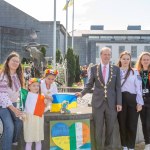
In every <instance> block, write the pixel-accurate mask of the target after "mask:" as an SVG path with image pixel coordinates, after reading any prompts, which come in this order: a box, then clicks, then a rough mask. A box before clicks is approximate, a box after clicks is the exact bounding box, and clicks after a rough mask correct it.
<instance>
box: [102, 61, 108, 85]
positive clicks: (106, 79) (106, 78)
mask: <svg viewBox="0 0 150 150" xmlns="http://www.w3.org/2000/svg"><path fill="white" fill-rule="evenodd" d="M104 66H106V77H105V84H106V83H107V81H108V77H109V63H108V64H107V65H104V64H102V63H101V71H102V75H103V68H104Z"/></svg>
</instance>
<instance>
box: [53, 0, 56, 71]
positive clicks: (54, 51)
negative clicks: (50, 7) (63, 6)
mask: <svg viewBox="0 0 150 150" xmlns="http://www.w3.org/2000/svg"><path fill="white" fill-rule="evenodd" d="M53 68H54V69H55V68H56V0H54V25H53Z"/></svg>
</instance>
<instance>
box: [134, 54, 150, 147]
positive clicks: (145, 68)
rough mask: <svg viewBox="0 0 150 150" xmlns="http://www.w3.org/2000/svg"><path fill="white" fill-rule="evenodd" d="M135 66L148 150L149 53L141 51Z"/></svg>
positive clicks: (149, 102)
mask: <svg viewBox="0 0 150 150" xmlns="http://www.w3.org/2000/svg"><path fill="white" fill-rule="evenodd" d="M136 68H137V70H138V71H139V73H140V75H141V78H142V94H143V99H144V106H143V109H142V111H141V112H140V117H141V121H142V129H143V135H144V140H145V150H150V53H149V52H142V54H141V55H140V56H139V58H138V60H137V63H136Z"/></svg>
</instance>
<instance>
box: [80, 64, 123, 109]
mask: <svg viewBox="0 0 150 150" xmlns="http://www.w3.org/2000/svg"><path fill="white" fill-rule="evenodd" d="M109 66H110V67H111V66H112V68H113V69H112V70H113V72H112V79H111V82H109V84H108V85H107V99H106V98H105V93H104V87H102V85H101V84H100V81H99V80H98V77H97V65H95V66H93V67H91V74H90V78H89V80H88V83H87V84H86V86H85V88H84V89H83V90H82V91H81V93H82V95H85V94H86V93H87V92H89V91H90V90H91V88H92V87H93V86H94V91H93V96H92V107H97V108H98V107H100V106H101V105H102V103H103V101H104V100H106V101H108V105H109V107H110V108H111V109H116V105H122V95H121V79H120V69H119V67H117V66H114V65H109ZM110 67H109V69H110ZM98 71H99V72H98V74H99V77H100V80H101V81H102V83H103V84H104V80H103V77H102V71H101V65H100V66H99V70H98ZM110 73H111V71H110V70H109V78H110V77H111V74H110ZM109 78H108V81H109Z"/></svg>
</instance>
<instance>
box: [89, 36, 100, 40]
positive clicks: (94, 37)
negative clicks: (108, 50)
mask: <svg viewBox="0 0 150 150" xmlns="http://www.w3.org/2000/svg"><path fill="white" fill-rule="evenodd" d="M89 39H99V36H94V35H92V36H89Z"/></svg>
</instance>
